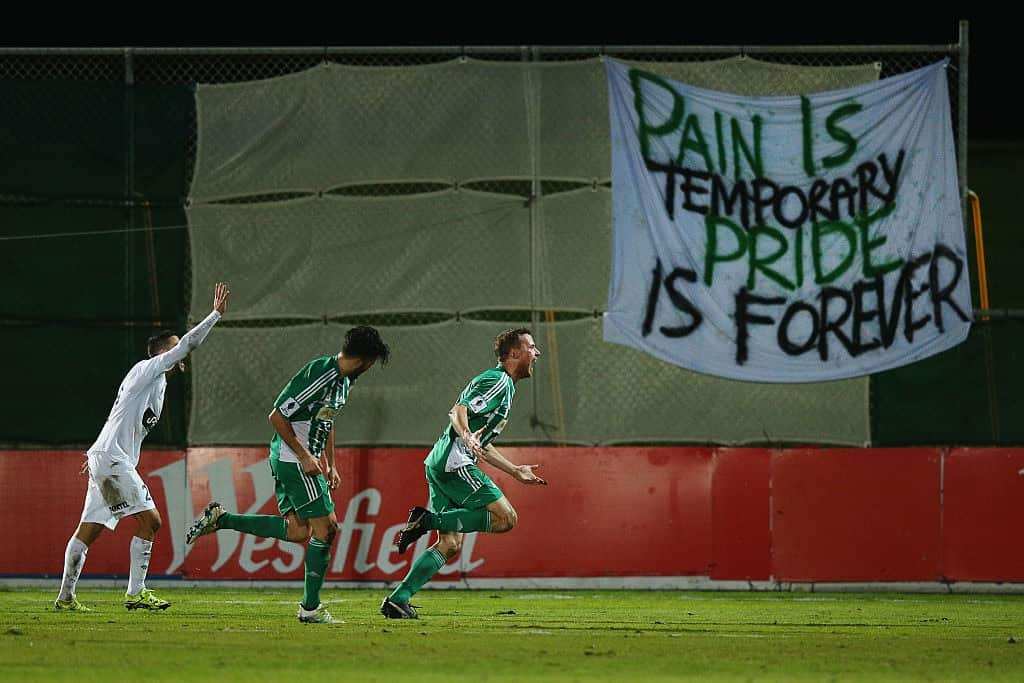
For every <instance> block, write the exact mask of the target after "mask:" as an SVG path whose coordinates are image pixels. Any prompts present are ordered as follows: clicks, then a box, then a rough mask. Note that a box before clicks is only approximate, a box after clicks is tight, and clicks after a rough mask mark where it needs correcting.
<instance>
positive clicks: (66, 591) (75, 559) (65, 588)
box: [57, 536, 89, 602]
mask: <svg viewBox="0 0 1024 683" xmlns="http://www.w3.org/2000/svg"><path fill="white" fill-rule="evenodd" d="M88 554H89V546H87V545H86V544H84V543H82V541H81V540H79V538H78V536H72V537H71V540H70V541H68V547H67V548H65V549H64V578H63V579H61V582H60V594H59V595H58V596H57V599H58V600H61V601H63V602H67V601H69V600H71V598H73V597H75V586H76V585H78V577H79V576H81V575H82V567H84V566H85V556H86V555H88Z"/></svg>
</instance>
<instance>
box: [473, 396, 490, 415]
mask: <svg viewBox="0 0 1024 683" xmlns="http://www.w3.org/2000/svg"><path fill="white" fill-rule="evenodd" d="M469 407H470V408H472V409H473V412H474V413H480V412H483V410H484V409H485V408H486V407H487V401H485V400H484V397H483V396H476V397H474V398H472V399H470V401H469Z"/></svg>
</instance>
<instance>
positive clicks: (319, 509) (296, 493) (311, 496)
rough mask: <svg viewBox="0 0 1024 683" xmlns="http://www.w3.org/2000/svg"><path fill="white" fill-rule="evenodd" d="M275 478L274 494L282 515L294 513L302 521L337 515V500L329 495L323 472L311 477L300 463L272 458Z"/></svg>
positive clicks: (271, 464)
mask: <svg viewBox="0 0 1024 683" xmlns="http://www.w3.org/2000/svg"><path fill="white" fill-rule="evenodd" d="M270 471H271V472H272V473H273V475H274V495H275V496H276V497H277V509H278V510H280V511H281V514H282V515H287V514H288V513H289V512H294V513H295V514H296V515H298V517H299V519H316V518H317V517H326V516H327V515H329V514H331V513H332V512H334V501H333V500H331V496H330V494H329V493H328V492H327V479H326V477H324V475H323V474H322V473H319V472H318V473H317V474H314V475H308V474H306V473H304V472H303V471H302V465H300V464H299V463H297V462H281V461H280V460H279V459H277V458H270Z"/></svg>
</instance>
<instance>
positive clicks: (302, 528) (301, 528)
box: [285, 519, 313, 543]
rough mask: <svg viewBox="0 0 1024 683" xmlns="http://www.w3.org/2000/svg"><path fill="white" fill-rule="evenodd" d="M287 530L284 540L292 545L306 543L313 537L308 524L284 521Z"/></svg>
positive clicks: (291, 520)
mask: <svg viewBox="0 0 1024 683" xmlns="http://www.w3.org/2000/svg"><path fill="white" fill-rule="evenodd" d="M285 524H287V525H288V529H287V530H286V532H285V538H286V539H287V540H289V541H291V542H292V543H306V542H307V541H309V539H310V538H311V537H312V536H313V529H311V528H310V526H309V525H308V524H299V522H298V520H296V519H285Z"/></svg>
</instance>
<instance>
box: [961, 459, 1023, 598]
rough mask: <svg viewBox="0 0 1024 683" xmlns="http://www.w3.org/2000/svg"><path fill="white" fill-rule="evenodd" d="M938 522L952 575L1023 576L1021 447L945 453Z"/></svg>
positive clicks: (1015, 578)
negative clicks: (941, 499) (944, 540)
mask: <svg viewBox="0 0 1024 683" xmlns="http://www.w3.org/2000/svg"><path fill="white" fill-rule="evenodd" d="M945 465H946V467H945V477H944V486H943V493H944V497H943V508H942V527H943V532H944V534H945V537H946V545H945V572H946V578H947V579H950V580H953V581H967V580H974V581H1024V544H1022V543H1021V537H1022V536H1021V529H1024V450H1021V449H1019V448H956V449H953V450H951V451H949V452H948V453H947V454H946V461H945Z"/></svg>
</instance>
